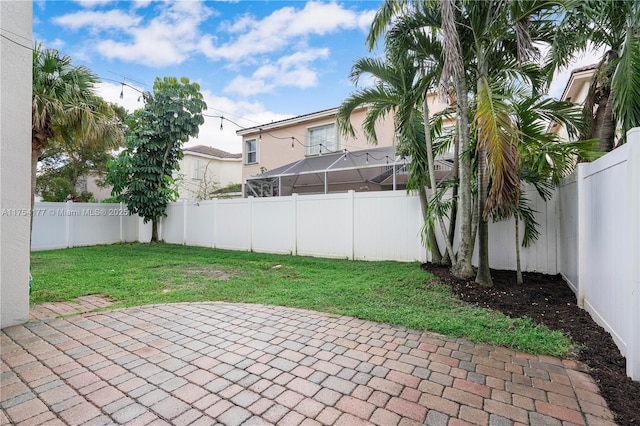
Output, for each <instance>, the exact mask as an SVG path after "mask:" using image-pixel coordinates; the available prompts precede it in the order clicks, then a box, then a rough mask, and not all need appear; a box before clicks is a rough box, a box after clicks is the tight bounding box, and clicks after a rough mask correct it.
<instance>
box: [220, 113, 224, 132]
mask: <svg viewBox="0 0 640 426" xmlns="http://www.w3.org/2000/svg"><path fill="white" fill-rule="evenodd" d="M223 121H224V117H223V116H220V130H224V128H223V127H222V122H223Z"/></svg>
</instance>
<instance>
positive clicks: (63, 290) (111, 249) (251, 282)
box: [31, 244, 573, 356]
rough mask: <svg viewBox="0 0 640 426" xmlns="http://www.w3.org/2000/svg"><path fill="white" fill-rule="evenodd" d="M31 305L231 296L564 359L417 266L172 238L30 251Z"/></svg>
mask: <svg viewBox="0 0 640 426" xmlns="http://www.w3.org/2000/svg"><path fill="white" fill-rule="evenodd" d="M31 268H32V269H31V273H32V275H33V292H32V294H31V304H32V305H33V304H39V303H44V302H55V301H66V300H71V299H74V298H76V297H78V296H83V295H88V294H100V295H103V296H107V297H110V298H112V299H114V300H116V301H117V304H116V305H113V306H112V308H113V307H128V306H139V305H146V304H156V303H171V302H199V301H229V302H246V303H261V304H267V305H281V306H290V307H296V308H304V309H312V310H316V311H323V312H330V313H334V314H341V315H349V316H354V317H357V318H362V319H367V320H373V321H380V322H385V323H389V324H393V325H403V326H405V327H408V328H411V329H416V330H425V331H433V332H436V333H441V334H444V335H447V336H450V337H462V338H465V339H468V340H472V341H474V342H481V343H491V344H496V345H500V346H507V347H509V348H512V349H516V350H520V351H524V352H529V353H534V354H550V355H556V356H566V355H567V354H568V353H569V352H570V351H571V350H572V348H573V347H572V343H571V342H570V340H569V339H568V338H566V337H565V336H564V335H563V334H561V333H559V332H556V331H550V330H549V329H548V328H546V327H545V326H543V325H538V324H534V323H533V322H532V321H529V320H521V319H512V318H509V317H506V316H504V315H502V314H501V313H498V312H494V311H491V310H488V309H484V308H478V307H475V306H471V305H468V304H466V303H464V302H462V301H460V300H459V299H457V298H456V296H455V295H453V293H452V292H451V290H450V288H449V287H448V286H447V285H444V284H441V283H440V282H439V281H438V280H437V279H436V278H435V277H434V276H433V275H431V274H429V273H426V272H424V271H423V270H422V269H421V268H420V264H418V263H398V262H361V261H355V262H354V261H348V260H333V259H319V258H311V257H300V256H280V255H269V254H258V253H249V252H240V251H226V250H218V249H210V248H203V247H186V246H179V245H171V244H155V245H147V244H117V245H109V246H95V247H82V248H73V249H65V250H55V251H40V252H33V253H32V254H31Z"/></svg>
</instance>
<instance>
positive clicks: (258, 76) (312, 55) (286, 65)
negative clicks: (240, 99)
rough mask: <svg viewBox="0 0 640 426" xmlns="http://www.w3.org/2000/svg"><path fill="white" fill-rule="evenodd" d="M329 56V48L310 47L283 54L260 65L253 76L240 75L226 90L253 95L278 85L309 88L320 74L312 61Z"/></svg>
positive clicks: (314, 84) (314, 83) (265, 91)
mask: <svg viewBox="0 0 640 426" xmlns="http://www.w3.org/2000/svg"><path fill="white" fill-rule="evenodd" d="M328 56H329V49H326V48H325V49H310V50H306V51H304V52H296V53H294V54H292V55H288V56H283V57H282V58H280V59H278V60H277V61H276V62H275V63H268V64H266V65H263V66H261V67H259V68H258V69H257V70H256V71H255V72H254V73H253V74H252V76H251V78H248V77H244V76H238V77H236V78H234V79H233V80H232V81H231V82H230V83H229V84H228V85H227V87H225V92H228V93H238V94H240V95H242V96H251V95H256V94H260V93H268V92H271V91H272V90H273V89H274V88H276V87H297V88H308V87H314V86H316V85H317V84H318V74H317V73H316V72H315V71H313V70H312V69H311V68H310V63H312V62H313V61H315V60H317V59H324V58H327V57H328Z"/></svg>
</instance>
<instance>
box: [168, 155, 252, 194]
mask: <svg viewBox="0 0 640 426" xmlns="http://www.w3.org/2000/svg"><path fill="white" fill-rule="evenodd" d="M183 152H184V157H183V158H182V160H180V170H179V171H178V172H177V175H178V176H177V177H178V192H179V194H180V195H179V199H180V200H206V199H211V198H216V197H217V196H218V195H219V194H217V191H219V190H220V189H222V188H228V187H230V186H232V185H240V184H241V183H242V154H231V153H229V152H226V151H223V150H221V149H217V148H213V147H210V146H204V145H197V146H193V147H189V148H184V149H183ZM234 192H238V193H239V190H237V191H232V192H231V193H226V196H234V195H239V194H234Z"/></svg>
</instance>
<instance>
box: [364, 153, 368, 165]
mask: <svg viewBox="0 0 640 426" xmlns="http://www.w3.org/2000/svg"><path fill="white" fill-rule="evenodd" d="M365 163H367V164H369V153H368V152H367V156H366V158H365Z"/></svg>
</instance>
